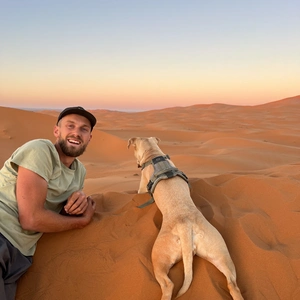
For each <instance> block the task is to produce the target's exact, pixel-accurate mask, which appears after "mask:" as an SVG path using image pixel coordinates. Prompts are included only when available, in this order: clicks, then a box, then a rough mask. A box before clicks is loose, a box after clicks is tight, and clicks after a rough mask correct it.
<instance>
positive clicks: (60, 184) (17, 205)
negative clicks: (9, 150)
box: [0, 107, 97, 300]
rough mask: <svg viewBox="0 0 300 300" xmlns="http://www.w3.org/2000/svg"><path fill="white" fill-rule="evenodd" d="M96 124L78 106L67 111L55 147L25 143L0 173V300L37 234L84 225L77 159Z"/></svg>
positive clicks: (85, 201)
mask: <svg viewBox="0 0 300 300" xmlns="http://www.w3.org/2000/svg"><path fill="white" fill-rule="evenodd" d="M96 122H97V120H96V118H95V117H94V116H93V115H92V114H91V113H90V112H88V111H86V110H85V109H84V108H82V107H68V108H66V109H64V110H63V111H62V112H61V113H60V115H59V116H58V120H57V124H56V126H55V127H54V130H53V133H54V136H55V138H56V141H55V144H53V143H52V142H51V141H49V140H45V139H37V140H32V141H29V142H27V143H25V144H24V145H23V146H21V147H20V148H18V149H17V150H16V151H15V152H14V153H13V154H12V156H11V157H10V158H9V159H8V160H7V161H6V162H5V163H4V166H3V168H2V169H1V170H0V299H1V300H12V299H15V293H16V288H17V280H18V279H19V278H20V277H21V275H23V274H24V273H25V271H26V270H27V269H28V268H29V267H30V265H31V263H32V256H33V254H34V252H35V249H36V243H37V241H38V239H39V238H40V237H41V235H42V233H44V232H59V231H64V230H70V229H75V228H83V227H85V226H86V225H88V224H89V223H90V221H91V219H92V217H93V214H94V212H95V203H94V202H93V201H92V199H90V198H89V197H87V196H86V195H85V194H84V193H83V191H82V189H83V183H84V179H85V175H86V170H85V168H84V166H83V164H82V163H81V162H80V161H79V160H78V159H77V157H78V156H80V155H81V154H82V153H83V152H84V151H85V149H86V147H87V145H88V144H89V142H90V140H91V138H92V130H93V127H94V126H95V124H96ZM72 216H73V217H72Z"/></svg>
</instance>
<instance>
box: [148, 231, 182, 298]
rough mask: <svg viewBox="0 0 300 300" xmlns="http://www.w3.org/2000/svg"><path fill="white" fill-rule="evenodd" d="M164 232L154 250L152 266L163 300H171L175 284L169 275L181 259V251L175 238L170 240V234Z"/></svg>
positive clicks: (160, 234)
mask: <svg viewBox="0 0 300 300" xmlns="http://www.w3.org/2000/svg"><path fill="white" fill-rule="evenodd" d="M162 231H163V230H161V232H160V233H159V235H158V237H157V239H156V241H155V243H154V246H153V249H152V264H153V271H154V275H155V278H156V280H157V281H158V283H159V285H160V287H161V291H162V297H161V300H171V298H172V294H173V289H174V283H173V282H172V281H171V279H170V278H169V276H168V274H169V271H170V269H171V268H172V267H173V265H174V264H175V263H176V262H177V261H178V259H179V256H180V249H179V247H178V244H176V241H175V239H174V236H171V238H170V233H168V234H166V235H164V234H162Z"/></svg>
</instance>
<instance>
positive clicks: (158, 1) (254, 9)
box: [0, 0, 300, 110]
mask: <svg viewBox="0 0 300 300" xmlns="http://www.w3.org/2000/svg"><path fill="white" fill-rule="evenodd" d="M299 13H300V1H299V0H285V1H282V0H251V1H250V0H248V1H243V0H227V1H226V0H207V1H204V0H192V1H191V0H181V1H178V0H149V1H148V0H81V1H78V0H0V105H1V106H10V107H39V108H40V107H45V108H62V107H65V106H69V105H82V106H85V107H86V108H91V109H94V108H107V109H116V110H131V109H142V110H144V109H153V108H162V107H173V106H189V105H193V104H202V103H205V104H208V103H216V102H218V103H227V104H239V105H256V104H261V103H266V102H270V101H276V100H280V99H283V98H286V97H291V96H296V95H299V94H300V92H299V90H300V17H299Z"/></svg>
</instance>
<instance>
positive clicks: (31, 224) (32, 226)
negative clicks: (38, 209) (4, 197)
mask: <svg viewBox="0 0 300 300" xmlns="http://www.w3.org/2000/svg"><path fill="white" fill-rule="evenodd" d="M19 222H20V224H21V227H22V229H23V230H28V231H39V230H38V222H37V221H36V219H35V218H34V217H33V216H32V215H31V216H27V215H19Z"/></svg>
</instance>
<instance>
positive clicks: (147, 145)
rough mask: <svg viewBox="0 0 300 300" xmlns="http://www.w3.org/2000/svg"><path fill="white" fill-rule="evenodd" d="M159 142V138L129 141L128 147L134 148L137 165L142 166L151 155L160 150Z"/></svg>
mask: <svg viewBox="0 0 300 300" xmlns="http://www.w3.org/2000/svg"><path fill="white" fill-rule="evenodd" d="M159 142H160V139H159V138H157V137H149V138H146V137H132V138H130V139H129V140H128V144H127V147H128V149H129V147H130V146H132V147H133V149H134V156H135V158H136V160H137V164H138V166H141V165H142V164H143V163H145V162H146V161H147V160H148V156H149V154H151V152H152V151H153V150H154V149H156V150H160V149H159V147H158V143H159Z"/></svg>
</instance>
